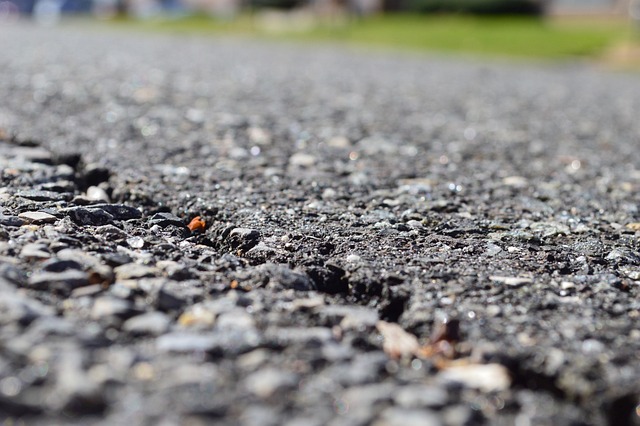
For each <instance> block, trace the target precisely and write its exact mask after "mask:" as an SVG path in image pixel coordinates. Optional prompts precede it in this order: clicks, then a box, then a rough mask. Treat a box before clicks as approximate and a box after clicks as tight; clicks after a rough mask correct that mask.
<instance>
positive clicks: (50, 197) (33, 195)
mask: <svg viewBox="0 0 640 426" xmlns="http://www.w3.org/2000/svg"><path fill="white" fill-rule="evenodd" d="M15 195H17V196H18V197H22V198H27V199H29V200H33V201H63V200H67V199H70V196H69V194H60V193H58V192H53V191H41V190H37V189H29V190H24V191H17V192H16V194H15Z"/></svg>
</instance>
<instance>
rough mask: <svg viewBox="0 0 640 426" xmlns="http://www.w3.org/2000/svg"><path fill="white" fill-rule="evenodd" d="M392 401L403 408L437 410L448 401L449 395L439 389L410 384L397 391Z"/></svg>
mask: <svg viewBox="0 0 640 426" xmlns="http://www.w3.org/2000/svg"><path fill="white" fill-rule="evenodd" d="M394 401H395V402H396V404H398V405H399V406H400V407H404V408H420V407H430V408H439V407H443V406H444V405H445V404H446V403H447V402H448V401H449V394H448V392H447V391H446V390H445V389H443V388H441V387H437V386H429V385H423V384H410V385H406V386H403V387H402V388H401V389H400V390H398V392H397V393H396V394H395V396H394Z"/></svg>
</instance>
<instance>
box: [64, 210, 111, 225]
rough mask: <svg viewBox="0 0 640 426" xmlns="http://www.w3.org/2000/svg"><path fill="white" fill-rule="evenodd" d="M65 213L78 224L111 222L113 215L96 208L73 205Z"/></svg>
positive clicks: (104, 223)
mask: <svg viewBox="0 0 640 426" xmlns="http://www.w3.org/2000/svg"><path fill="white" fill-rule="evenodd" d="M67 214H68V215H69V217H70V218H71V220H73V222H75V223H76V224H77V225H80V226H102V225H108V224H110V223H112V222H113V216H112V215H110V214H109V213H107V212H106V211H104V210H102V209H98V208H94V207H92V208H86V207H73V208H71V209H69V210H68V211H67Z"/></svg>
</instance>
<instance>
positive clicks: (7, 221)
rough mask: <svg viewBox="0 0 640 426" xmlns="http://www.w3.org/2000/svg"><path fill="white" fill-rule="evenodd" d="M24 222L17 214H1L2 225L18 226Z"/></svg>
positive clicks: (0, 221)
mask: <svg viewBox="0 0 640 426" xmlns="http://www.w3.org/2000/svg"><path fill="white" fill-rule="evenodd" d="M23 224H24V221H23V220H22V219H20V218H19V217H17V216H5V215H3V214H0V225H3V226H13V227H18V226H22V225H23Z"/></svg>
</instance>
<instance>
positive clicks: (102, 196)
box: [87, 186, 111, 203]
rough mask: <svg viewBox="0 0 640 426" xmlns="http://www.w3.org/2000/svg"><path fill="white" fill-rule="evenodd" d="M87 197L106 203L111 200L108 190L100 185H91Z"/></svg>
mask: <svg viewBox="0 0 640 426" xmlns="http://www.w3.org/2000/svg"><path fill="white" fill-rule="evenodd" d="M87 198H88V199H89V200H91V201H103V202H105V203H108V202H110V201H111V200H110V199H109V195H108V194H107V191H105V190H104V189H102V188H100V187H99V186H90V187H89V188H87Z"/></svg>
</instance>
